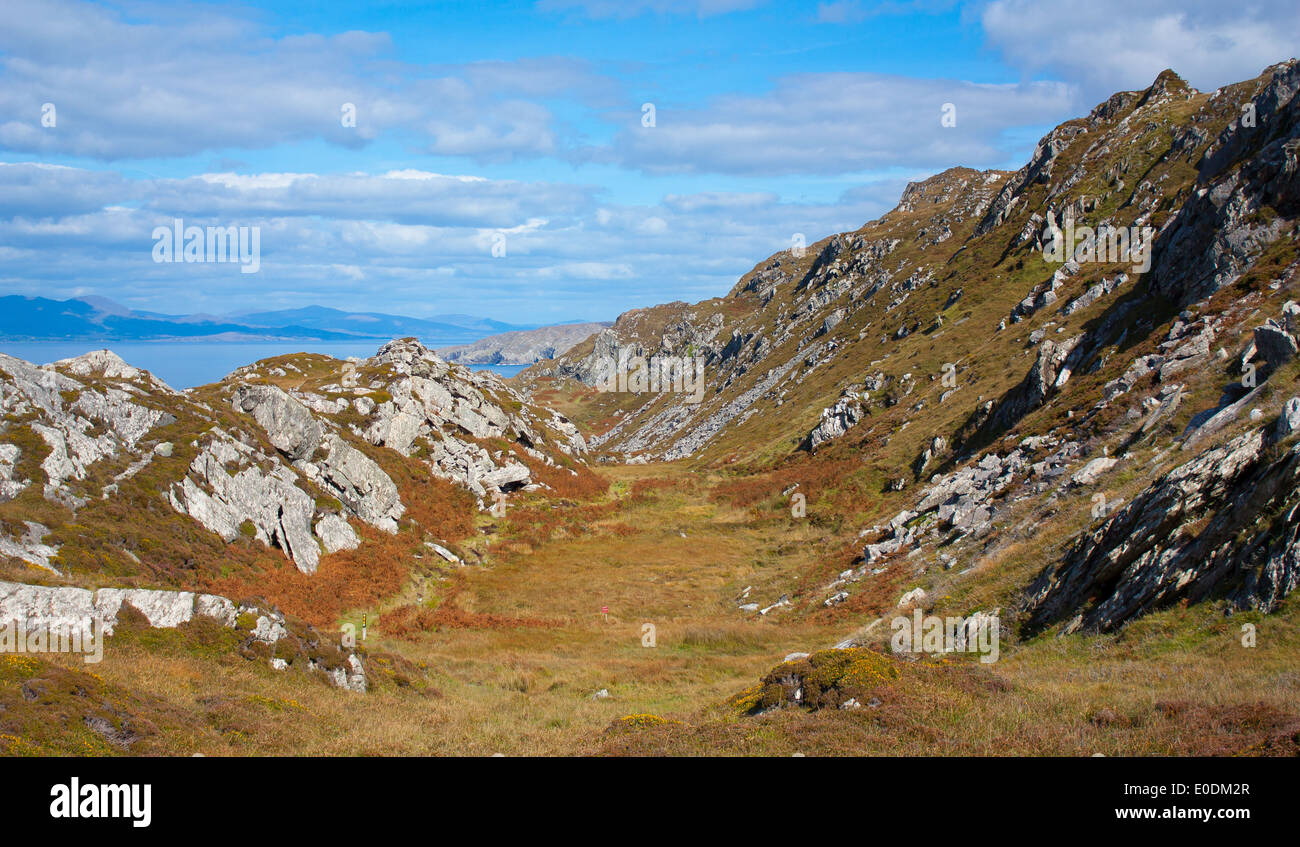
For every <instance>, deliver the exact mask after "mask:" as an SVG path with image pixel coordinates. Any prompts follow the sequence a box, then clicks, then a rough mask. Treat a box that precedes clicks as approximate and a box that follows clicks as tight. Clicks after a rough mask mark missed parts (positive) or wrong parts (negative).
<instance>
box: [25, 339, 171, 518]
mask: <svg viewBox="0 0 1300 847" xmlns="http://www.w3.org/2000/svg"><path fill="white" fill-rule="evenodd" d="M100 352H101V353H104V354H106V355H101V356H97V355H96V354H87V355H86V356H82V357H78V358H77V359H69V360H64V362H62V363H60V364H61V365H63V366H67V367H68V368H69V369H71V370H72V371H74V372H78V373H83V374H98V375H104V374H112V375H113V376H114V377H115V378H118V379H122V380H126V379H128V378H129V379H136V380H140V381H142V382H144V381H145V377H146V375H145V374H144V372H143V371H139V370H137V369H135V368H131V367H129V366H125V363H122V362H121V360H120V359H117V357H115V356H112V354H107V353H106V351H100ZM109 357H111V358H109ZM120 384H121V385H131V383H129V382H122V383H120ZM147 384H148V385H149V387H151V388H152V389H153V390H156V391H160V392H168V393H170V391H171V390H170V389H169V388H167V387H166V386H165V385H163V384H162V383H159V382H157V381H156V380H155V381H153V382H150V383H147ZM69 395H72V396H71V397H69ZM0 412H2V413H3V414H5V415H12V416H14V417H15V418H21V417H27V416H32V415H34V416H35V417H34V419H33V420H32V423H31V428H32V430H33V431H34V432H36V433H37V434H38V435H39V436H40V437H41V439H42V440H43V441H44V442H45V443H46V445H48V447H49V448H50V453H49V455H48V456H47V457H46V458H45V460H44V461H43V462H42V463H41V469H42V470H43V471H44V472H45V475H46V478H47V482H46V484H45V489H44V493H45V496H46V498H48V499H51V500H61V501H64V502H67V503H70V504H72V498H71V495H70V493H69V492H68V490H67V486H66V485H65V483H66V482H67V481H68V480H77V479H84V478H85V477H86V474H87V468H88V467H89V466H91V465H93V464H94V463H96V462H98V461H100V460H102V459H106V458H110V457H113V456H118V455H121V454H122V453H129V452H137V451H136V444H137V442H138V441H139V440H140V439H141V438H142V437H143V436H144V435H145V434H146V433H147V432H148V431H149V430H150V429H152V428H153V427H155V426H157V425H158V424H160V423H163V422H165V421H167V420H168V419H169V418H170V416H169V415H167V413H165V412H162V411H160V410H158V409H153V408H149V407H147V406H143V405H141V404H139V403H137V402H135V397H134V395H133V394H132V393H131V392H129V391H126V390H124V389H123V388H120V387H114V386H111V385H110V386H107V387H90V386H87V385H85V384H83V383H81V382H80V381H78V380H76V379H74V378H72V377H69V376H67V375H65V374H63V373H60V372H59V371H57V370H55V366H53V365H47V366H45V367H37V366H35V365H32V364H30V363H28V362H24V361H22V360H21V359H15V358H13V357H12V356H5V355H3V354H0ZM10 481H11V482H12V480H10ZM4 490H12V486H8V487H5V489H4ZM15 493H16V492H15Z"/></svg>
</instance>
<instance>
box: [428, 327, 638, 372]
mask: <svg viewBox="0 0 1300 847" xmlns="http://www.w3.org/2000/svg"><path fill="white" fill-rule="evenodd" d="M609 326H613V324H612V323H609V322H604V323H599V322H597V323H573V324H560V325H558V326H544V327H540V328H538V329H525V330H513V331H511V332H502V333H498V334H496V335H489V336H488V337H487V338H480V339H479V340H478V341H475V342H473V343H472V344H459V345H456V346H454V347H444V348H442V349H440V350H438V355H439V356H442V357H443V358H444V359H446V360H447V361H449V362H456V363H458V364H462V365H531V364H533V363H535V362H540V361H541V360H543V359H554V358H556V357H557V356H561V355H563V354H565V353H567V352H568V351H569V350H570V349H571V348H572V347H573V346H574V345H575V344H577V343H578V342H580V341H585V340H586V339H587V338H589V337H590V336H591V335H593V334H595V333H597V332H600V331H601V330H602V329H605V328H606V327H609Z"/></svg>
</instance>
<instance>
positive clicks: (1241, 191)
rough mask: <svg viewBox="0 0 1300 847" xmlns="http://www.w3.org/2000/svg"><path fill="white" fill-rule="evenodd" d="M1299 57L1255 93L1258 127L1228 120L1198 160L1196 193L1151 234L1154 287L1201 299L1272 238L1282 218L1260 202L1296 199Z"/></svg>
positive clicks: (1299, 179)
mask: <svg viewBox="0 0 1300 847" xmlns="http://www.w3.org/2000/svg"><path fill="white" fill-rule="evenodd" d="M1297 90H1300V63H1297V62H1296V61H1295V60H1291V61H1288V62H1283V63H1281V64H1279V65H1276V66H1274V68H1273V69H1272V75H1271V78H1270V80H1269V82H1268V84H1267V85H1265V86H1264V88H1263V89H1262V90H1261V91H1260V92H1259V93H1258V94H1256V95H1255V97H1254V99H1253V101H1252V102H1253V106H1254V111H1255V115H1256V126H1253V127H1249V126H1243V125H1242V122H1241V121H1232V122H1231V123H1230V124H1228V126H1227V127H1226V128H1225V129H1224V130H1223V133H1222V134H1221V135H1220V136H1219V138H1218V139H1216V140H1215V141H1214V142H1213V143H1212V144H1211V145H1210V147H1209V148H1208V149H1207V150H1206V151H1205V154H1204V156H1203V157H1202V158H1201V160H1200V162H1199V163H1198V164H1197V167H1198V171H1199V174H1198V177H1197V189H1196V192H1195V194H1194V195H1193V196H1192V197H1191V198H1189V200H1188V201H1187V202H1186V203H1185V204H1183V205H1182V206H1181V207H1180V208H1179V210H1178V213H1177V214H1176V215H1175V217H1174V219H1173V221H1172V222H1171V223H1170V225H1169V226H1168V227H1167V228H1165V230H1164V231H1162V233H1161V237H1160V238H1158V239H1157V240H1156V244H1155V249H1154V252H1153V254H1152V263H1153V266H1152V269H1153V271H1154V274H1155V288H1156V290H1157V291H1159V292H1160V293H1161V294H1164V295H1165V296H1166V297H1168V298H1170V299H1171V300H1173V301H1174V302H1177V303H1182V304H1187V303H1193V302H1195V301H1197V300H1201V299H1204V298H1205V297H1208V296H1209V295H1211V294H1213V293H1214V292H1215V291H1218V290H1219V289H1221V288H1222V287H1223V286H1225V285H1228V284H1230V283H1231V282H1232V281H1234V280H1235V279H1237V278H1238V277H1239V276H1240V275H1241V274H1242V273H1243V272H1244V271H1245V270H1246V269H1247V268H1248V267H1249V266H1250V264H1251V263H1252V262H1253V261H1254V259H1255V258H1256V257H1257V256H1258V255H1259V253H1260V252H1261V251H1262V250H1263V249H1264V247H1266V246H1267V245H1268V244H1269V243H1271V242H1273V241H1275V240H1277V239H1278V238H1279V237H1281V236H1282V233H1283V230H1284V227H1285V225H1286V224H1285V218H1283V217H1277V218H1274V219H1272V220H1267V219H1261V218H1259V217H1258V216H1257V215H1256V212H1258V211H1259V210H1260V209H1262V208H1264V207H1270V208H1273V209H1294V208H1296V204H1297V203H1300V168H1298V167H1297V148H1296V144H1295V140H1296V138H1297V137H1300V100H1297V99H1296V96H1295V95H1296V92H1297Z"/></svg>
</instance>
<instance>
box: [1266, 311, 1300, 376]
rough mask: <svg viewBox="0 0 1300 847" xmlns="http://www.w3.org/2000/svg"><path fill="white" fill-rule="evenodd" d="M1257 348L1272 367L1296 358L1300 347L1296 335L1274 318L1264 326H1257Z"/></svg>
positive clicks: (1277, 366)
mask: <svg viewBox="0 0 1300 847" xmlns="http://www.w3.org/2000/svg"><path fill="white" fill-rule="evenodd" d="M1255 349H1256V350H1257V351H1259V355H1260V356H1261V357H1262V358H1263V359H1264V362H1265V364H1266V365H1267V366H1268V367H1269V368H1270V369H1271V368H1279V367H1281V366H1282V365H1285V364H1286V363H1287V362H1289V361H1291V360H1292V359H1294V358H1295V356H1296V352H1297V350H1300V347H1298V346H1297V344H1296V339H1295V336H1293V335H1292V334H1291V333H1289V332H1287V331H1286V329H1285V328H1284V327H1283V326H1282V325H1280V324H1278V323H1277V322H1275V321H1273V320H1269V322H1268V323H1266V324H1264V325H1263V326H1259V327H1255Z"/></svg>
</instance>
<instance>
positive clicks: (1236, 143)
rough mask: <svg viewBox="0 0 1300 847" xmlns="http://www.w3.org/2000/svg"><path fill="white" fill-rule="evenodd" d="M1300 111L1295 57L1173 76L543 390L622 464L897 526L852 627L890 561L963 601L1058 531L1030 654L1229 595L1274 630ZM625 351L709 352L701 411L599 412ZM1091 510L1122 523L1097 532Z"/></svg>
mask: <svg viewBox="0 0 1300 847" xmlns="http://www.w3.org/2000/svg"><path fill="white" fill-rule="evenodd" d="M1298 88H1300V65H1298V64H1297V63H1296V62H1295V61H1294V60H1292V61H1289V62H1285V63H1282V64H1279V65H1276V66H1273V67H1271V68H1268V69H1267V70H1266V71H1265V72H1264V73H1263V74H1262V75H1261V76H1259V77H1258V78H1256V79H1253V80H1249V81H1246V82H1242V83H1239V84H1236V85H1232V86H1228V87H1225V88H1222V89H1219V90H1217V91H1213V92H1208V93H1206V92H1199V91H1196V90H1194V89H1192V88H1190V87H1189V86H1188V85H1187V84H1186V83H1185V82H1183V80H1181V79H1180V78H1179V77H1178V76H1177V75H1176V74H1174V73H1173V72H1172V71H1166V72H1163V73H1162V74H1160V76H1159V77H1158V78H1157V79H1156V80H1155V81H1154V82H1153V83H1152V85H1151V86H1150V87H1149V88H1148V89H1146V90H1144V91H1132V92H1122V93H1119V94H1116V95H1114V96H1113V97H1111V98H1110V99H1108V100H1107V101H1106V102H1104V103H1101V104H1099V105H1098V106H1097V107H1096V108H1095V109H1093V110H1092V112H1091V113H1090V114H1089V115H1087V116H1086V117H1084V118H1079V119H1077V120H1072V121H1069V122H1067V123H1065V124H1062V125H1061V126H1059V127H1057V128H1056V129H1054V130H1053V131H1052V132H1051V133H1049V134H1048V135H1047V136H1045V137H1044V138H1043V139H1042V140H1041V141H1040V142H1039V143H1038V145H1037V147H1036V149H1035V151H1034V153H1033V156H1032V157H1031V158H1030V160H1029V161H1028V162H1027V163H1026V164H1025V166H1024V167H1023V168H1021V169H1020V170H1018V171H1016V172H1014V173H1009V172H1004V171H986V172H978V171H973V170H970V169H965V168H954V169H952V170H949V171H946V172H944V173H942V174H939V175H938V176H935V177H932V178H930V179H928V180H925V181H923V182H920V183H914V184H911V185H909V186H908V187H907V189H906V190H905V191H904V193H903V196H902V198H901V200H900V202H899V204H898V206H897V207H896V208H895V209H894V210H892V211H891V212H890V213H888V214H887V215H885V216H884V217H882V218H881V219H879V220H876V221H872V222H870V223H868V224H866V225H865V226H863V227H862V228H860V229H859V230H857V231H855V232H851V233H844V234H841V235H837V236H834V237H832V238H828V239H826V240H824V241H822V242H819V243H817V244H814V245H812V246H811V247H810V248H808V250H807V252H806V254H804V255H799V254H798V253H797V252H796V251H784V252H782V253H778V254H776V255H774V256H772V257H770V258H769V259H767V260H765V261H763V262H761V263H759V265H757V266H756V267H755V268H754V269H753V270H752V271H751V272H749V273H748V274H746V275H745V276H744V277H742V278H741V280H740V281H739V282H738V283H737V284H736V286H735V287H734V288H733V289H732V291H731V292H729V293H728V294H727V296H725V297H721V298H717V299H714V300H709V301H705V302H702V303H697V304H694V305H688V304H685V303H671V304H667V305H664V306H658V307H655V308H651V309H642V310H637V311H633V312H628V313H626V314H624V315H621V316H620V317H619V319H618V320H617V321H616V323H615V324H614V326H613V327H611V328H609V329H607V330H605V331H603V332H601V333H599V334H598V335H596V336H595V337H594V338H592V339H590V340H588V341H586V342H584V343H583V344H580V345H578V346H577V347H575V348H574V349H573V350H571V351H570V352H569V353H567V354H565V355H564V356H561V357H560V358H559V359H558V360H557V361H555V362H553V363H544V364H540V365H538V366H535V367H534V368H531V369H530V370H529V371H527V372H525V374H523V375H522V376H521V381H522V382H524V383H525V384H526V385H528V386H530V387H531V388H532V390H534V391H535V392H538V393H539V395H541V394H544V395H545V396H547V397H548V398H555V397H557V396H560V395H564V396H566V397H567V399H566V400H565V401H564V403H563V407H564V408H565V409H566V410H567V411H568V412H569V414H570V415H571V416H572V417H573V418H574V419H575V420H578V421H579V422H580V423H582V424H583V425H585V426H588V427H590V428H591V430H592V434H591V435H590V437H589V438H588V443H589V444H590V445H591V447H592V449H593V450H594V451H596V452H597V453H601V454H603V455H602V457H601V458H602V460H603V461H635V462H643V461H657V460H668V461H672V460H685V461H687V462H689V463H690V464H691V466H692V467H697V468H723V467H728V468H733V469H735V471H734V472H735V473H738V474H742V475H744V474H755V473H769V474H770V473H773V472H774V471H782V469H787V470H789V469H793V468H796V467H802V468H809V467H822V468H825V469H826V471H824V473H835V474H838V475H839V478H838V482H837V483H833V484H835V485H837V486H838V487H841V488H847V489H850V490H857V491H858V492H860V496H859V498H858V501H857V502H858V504H859V507H860V510H861V511H862V512H863V513H865V514H864V516H866V517H871V516H879V517H878V518H877V523H875V524H874V525H866V522H865V521H864V522H863V524H860V525H859V526H860V527H861V528H860V531H859V537H860V538H861V540H862V541H863V542H864V543H865V547H864V548H862V549H861V555H860V556H859V557H858V558H857V559H856V561H854V562H853V563H852V564H853V567H851V568H850V569H849V570H846V571H845V572H844V573H843V574H841V575H840V578H839V579H837V580H834V581H833V582H832V583H830V584H829V585H827V586H826V588H825V589H824V592H825V600H826V603H827V604H828V605H831V604H834V603H841V602H844V601H845V600H846V599H848V598H849V597H851V596H852V595H853V593H854V592H855V591H856V590H860V588H861V586H859V585H857V584H858V583H861V582H863V581H867V582H869V581H870V580H871V578H872V577H873V575H878V574H881V573H883V572H884V571H886V570H888V569H889V568H891V567H894V568H898V567H904V568H906V570H907V571H908V572H909V573H912V574H914V578H917V581H918V582H919V583H928V582H933V581H935V579H934V577H931V576H928V575H925V574H926V572H927V569H930V572H931V573H934V572H937V573H938V574H940V575H941V576H940V578H939V579H938V582H940V583H946V582H947V580H948V579H949V576H948V575H946V574H945V573H944V572H945V571H947V570H948V569H949V568H953V567H955V566H957V565H960V566H961V567H960V568H958V570H960V571H962V572H963V573H966V572H969V571H970V570H971V569H972V568H975V567H977V566H978V563H979V562H980V561H981V560H982V559H983V558H984V557H986V556H987V554H988V552H989V551H990V550H996V549H1000V548H1002V547H1005V546H1006V545H1007V544H1010V543H1012V541H1013V540H1014V539H1017V538H1023V537H1024V536H1025V533H1026V531H1027V530H1026V526H1027V525H1029V524H1032V523H1034V522H1041V523H1039V524H1038V526H1039V529H1040V530H1042V531H1046V532H1049V533H1053V534H1055V533H1058V532H1059V533H1065V537H1076V538H1077V541H1076V543H1075V546H1074V547H1073V549H1072V550H1070V551H1069V552H1068V554H1066V555H1065V556H1064V558H1062V559H1061V560H1060V561H1059V562H1057V563H1055V564H1053V565H1052V566H1051V567H1049V568H1048V569H1047V570H1045V571H1044V572H1043V573H1042V575H1041V576H1040V578H1039V579H1038V580H1036V581H1035V582H1034V583H1033V585H1032V586H1024V588H1025V596H1024V600H1023V608H1024V610H1025V614H1026V616H1027V618H1026V622H1027V627H1026V632H1027V633H1029V632H1033V631H1036V630H1038V629H1041V628H1042V627H1044V626H1046V625H1048V624H1051V623H1053V622H1057V621H1062V622H1065V624H1066V627H1065V628H1066V629H1075V628H1080V627H1082V628H1086V629H1101V630H1106V629H1110V628H1113V627H1116V626H1118V625H1120V624H1122V623H1124V622H1125V621H1127V620H1130V619H1132V617H1133V616H1135V615H1138V614H1141V613H1143V612H1146V611H1149V610H1151V609H1154V608H1160V607H1162V606H1166V605H1168V604H1170V603H1172V602H1174V601H1176V600H1181V599H1186V600H1196V599H1201V598H1205V597H1209V596H1218V595H1222V594H1225V593H1227V594H1228V595H1229V596H1230V597H1231V598H1232V603H1233V605H1234V606H1235V607H1238V608H1248V607H1258V608H1262V609H1270V608H1275V607H1276V605H1277V603H1278V602H1279V599H1280V598H1281V597H1282V596H1284V595H1285V594H1286V593H1287V592H1288V591H1290V590H1291V589H1292V588H1293V587H1294V586H1295V584H1296V582H1297V580H1300V569H1298V568H1297V564H1298V563H1300V559H1298V557H1300V548H1298V547H1297V546H1296V536H1295V526H1296V522H1295V505H1296V501H1295V496H1296V495H1295V489H1296V486H1295V478H1294V472H1295V458H1294V450H1293V447H1292V446H1291V445H1292V435H1291V433H1292V432H1293V430H1294V420H1295V418H1294V412H1293V411H1291V410H1292V409H1293V408H1294V406H1288V407H1286V410H1284V409H1283V406H1284V404H1285V403H1287V401H1289V400H1290V399H1291V398H1292V397H1294V396H1295V395H1296V394H1297V393H1298V392H1300V387H1298V386H1297V385H1296V374H1297V366H1296V362H1295V355H1296V349H1297V323H1296V322H1297V318H1300V307H1297V306H1296V305H1295V302H1294V301H1296V300H1297V299H1300V276H1298V275H1297V271H1298V269H1300V261H1298V258H1300V251H1298V250H1297V216H1298V215H1300V203H1298V201H1300V164H1298V163H1300V159H1298V156H1300V100H1298V99H1297V97H1296V93H1297V89H1298ZM620 356H622V357H623V360H624V361H632V362H635V361H636V359H635V357H644V358H646V359H648V360H653V359H654V358H656V357H683V356H685V357H693V358H697V359H699V360H700V361H702V363H703V367H704V373H705V391H704V392H703V397H702V399H699V398H694V397H690V396H688V395H687V394H686V393H684V392H680V391H653V390H645V391H640V392H636V391H621V392H619V391H605V390H597V389H598V386H599V385H600V383H601V379H602V373H603V371H602V368H606V367H608V363H610V362H617V361H619V358H620ZM1229 439H1232V440H1229ZM810 454H811V456H810ZM801 457H802V458H801ZM808 463H811V465H810V464H808ZM831 469H835V470H833V471H832V470H831ZM809 473H811V471H810V472H809ZM793 474H794V472H793V470H789V474H788V476H789V475H793ZM1109 481H1114V482H1116V483H1118V482H1120V481H1122V483H1123V487H1124V488H1125V490H1128V489H1133V490H1134V496H1133V502H1132V503H1131V504H1129V505H1127V506H1125V507H1123V508H1119V507H1120V506H1121V504H1122V501H1123V499H1124V498H1122V497H1120V495H1119V494H1118V493H1117V492H1116V491H1115V490H1113V489H1112V487H1111V486H1109V485H1108V484H1107V483H1108V482H1109ZM1144 486H1145V487H1144ZM792 490H793V489H790V490H788V491H786V494H787V495H789V494H790V491H792ZM1085 495H1086V496H1092V497H1095V498H1097V499H1096V502H1095V504H1094V505H1092V506H1091V507H1090V506H1089V502H1090V501H1088V500H1086V499H1085V500H1084V501H1083V505H1082V506H1077V505H1071V506H1070V507H1069V508H1068V509H1067V508H1066V507H1065V506H1064V505H1063V501H1075V502H1077V501H1079V500H1080V498H1083V497H1085ZM810 508H811V506H810ZM1090 508H1091V510H1090ZM1117 508H1118V511H1116V510H1117ZM1075 510H1082V515H1083V517H1085V518H1086V517H1087V516H1089V515H1091V517H1093V518H1105V519H1106V521H1107V522H1106V523H1105V524H1102V525H1100V526H1098V527H1096V528H1092V529H1086V530H1084V531H1082V532H1081V531H1080V529H1079V527H1078V525H1077V524H1078V520H1077V517H1076V516H1078V515H1079V511H1075ZM890 515H893V517H890ZM882 518H884V519H887V520H884V521H883V522H880V519H882ZM1207 522H1208V526H1207ZM1054 525H1059V529H1052V530H1046V529H1043V528H1044V527H1048V526H1054ZM921 594H922V595H924V594H925V592H924V591H922V592H921ZM756 608H757V607H756Z"/></svg>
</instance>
